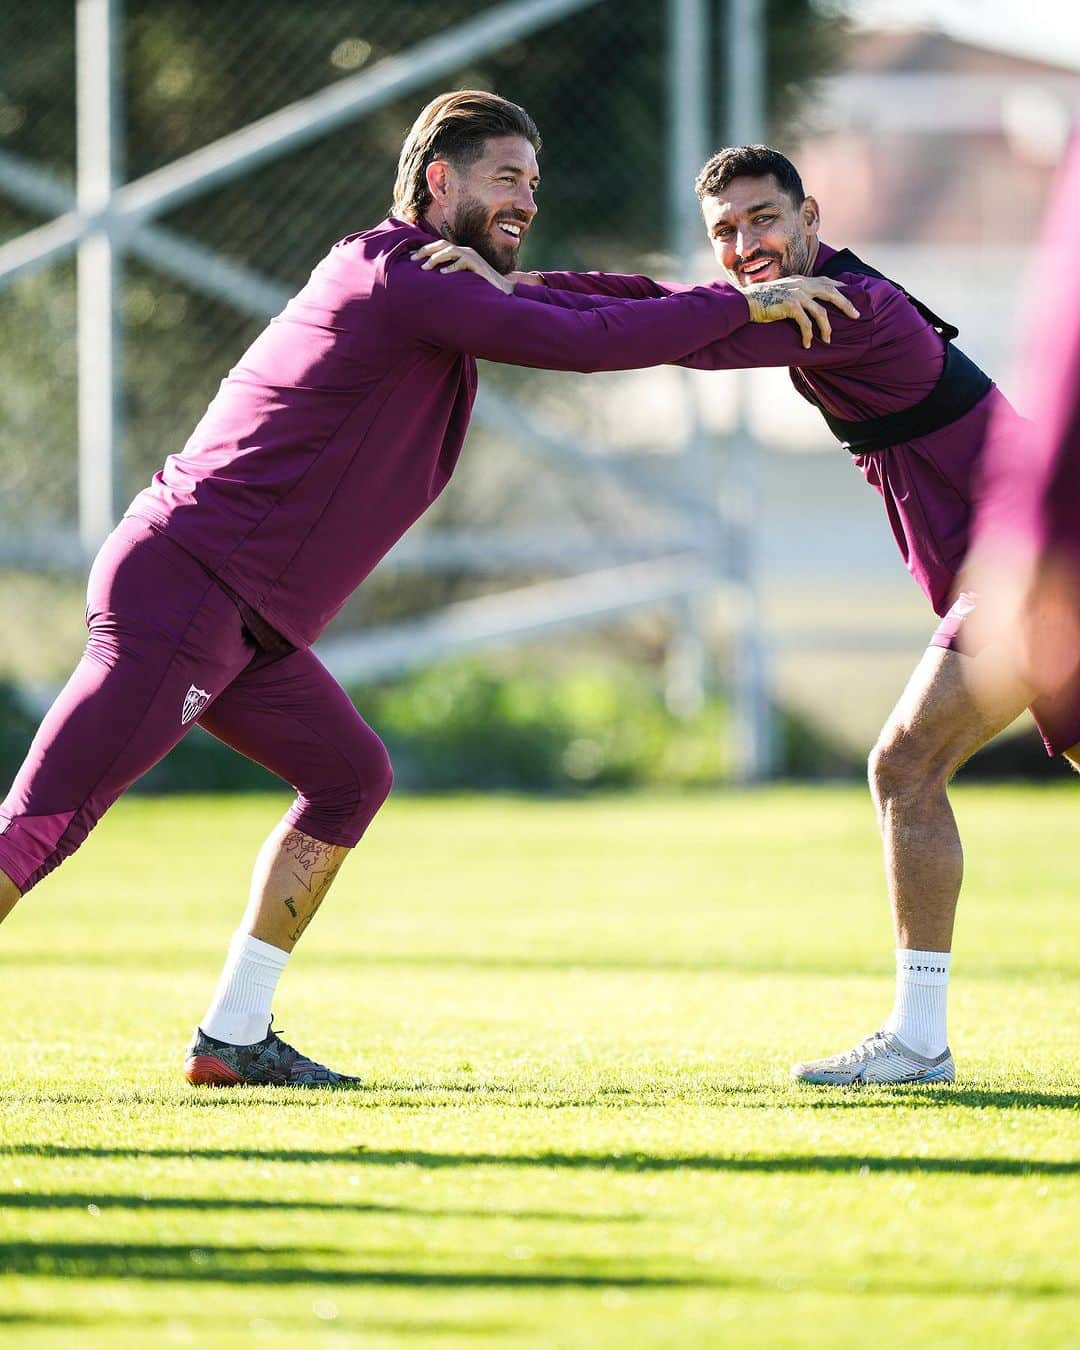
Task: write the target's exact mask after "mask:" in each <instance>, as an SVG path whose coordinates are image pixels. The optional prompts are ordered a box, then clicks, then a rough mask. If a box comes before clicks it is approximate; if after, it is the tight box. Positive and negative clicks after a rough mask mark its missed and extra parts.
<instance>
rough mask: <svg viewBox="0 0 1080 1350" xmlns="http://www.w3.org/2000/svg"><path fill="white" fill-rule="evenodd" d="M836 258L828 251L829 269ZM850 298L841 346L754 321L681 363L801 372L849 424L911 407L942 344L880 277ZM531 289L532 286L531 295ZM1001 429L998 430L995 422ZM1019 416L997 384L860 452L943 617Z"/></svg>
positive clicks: (567, 300) (837, 335) (611, 289)
mask: <svg viewBox="0 0 1080 1350" xmlns="http://www.w3.org/2000/svg"><path fill="white" fill-rule="evenodd" d="M835 252H836V250H835V249H833V248H830V247H829V246H828V245H827V244H821V245H820V246H819V248H818V255H817V258H816V260H815V270H816V271H817V270H820V268H821V267H822V266H823V265H824V263H825V262H826V260H827V259H828V258H830V257H832V255H833V254H834V253H835ZM542 275H543V277H544V279H545V281H546V282H547V286H548V288H551V289H545V288H542V287H539V286H536V287H533V291H534V292H535V294H536V296H537V298H540V297H542V296H545V295H546V298H547V299H548V303H549V304H553V305H574V304H578V303H582V304H585V305H589V304H590V303H592V302H593V301H592V299H591V297H600V299H599V303H601V304H603V303H605V301H604V299H603V298H602V297H607V296H618V297H645V296H662V295H670V294H678V293H679V292H680V291H681V290H683V289H685V288H683V287H680V286H677V285H668V284H664V285H661V284H659V283H657V282H655V281H652V280H651V279H650V278H649V277H640V276H617V275H611V274H604V273H595V272H588V273H577V272H544V273H543V274H542ZM838 280H840V282H841V283H842V285H843V289H844V293H845V294H846V295H847V296H848V298H849V299H851V300H852V301H853V302H854V304H855V307H856V308H857V309H858V310H859V313H860V315H861V317H860V318H859V319H848V318H847V317H846V316H845V315H843V314H841V313H840V311H839V310H837V309H834V308H831V309H830V311H829V319H830V322H831V324H832V342H831V344H830V345H828V346H826V344H825V343H823V342H821V341H819V340H817V339H815V341H814V344H813V346H812V347H811V348H810V349H809V350H805V349H804V348H803V346H802V339H801V337H800V334H799V331H798V329H797V328H796V327H795V325H794V324H793V323H772V324H747V325H745V326H744V327H741V328H739V329H738V330H737V331H735V332H733V333H731V334H730V335H729V336H727V337H725V338H723V339H720V340H718V341H715V342H713V343H711V344H710V345H709V346H707V347H704V348H702V349H701V350H700V351H698V352H695V353H694V354H693V355H691V356H689V357H687V358H686V359H684V360H682V361H680V362H678V364H680V365H685V366H691V367H694V368H696V369H699V370H736V369H743V368H750V367H759V366H788V367H797V368H798V369H799V370H801V371H802V373H803V375H804V376H805V378H806V381H807V383H808V384H809V385H810V387H811V388H812V390H813V391H814V393H815V394H816V395H817V397H818V398H819V399H820V400H821V402H822V403H823V404H824V406H825V407H826V408H827V409H828V410H829V411H830V412H832V413H835V414H836V415H837V416H839V417H843V418H846V419H851V420H857V419H860V418H867V417H876V416H878V415H880V414H882V413H890V412H896V411H898V410H899V409H901V408H909V407H911V406H912V405H913V404H915V403H917V402H918V401H919V400H920V399H922V398H924V397H925V396H926V395H927V394H928V393H929V392H930V390H931V389H932V388H933V387H934V385H935V384H936V383H937V379H938V376H939V375H940V373H941V367H942V363H943V361H944V350H945V349H944V344H943V343H942V340H941V338H940V337H939V336H938V334H937V333H935V332H934V330H933V329H932V328H931V327H930V325H929V323H928V322H927V321H926V319H924V318H923V317H922V315H920V314H919V312H918V310H916V309H915V307H914V306H913V305H912V304H911V303H910V301H909V300H908V299H907V297H906V296H905V295H904V293H903V292H902V291H901V290H899V289H898V288H897V287H896V286H894V285H892V284H891V283H890V282H888V281H881V280H878V279H877V278H876V277H867V276H861V275H856V274H854V273H842V274H841V276H840V278H838ZM522 290H524V288H522ZM991 421H993V426H992V428H991V427H990V423H991ZM1022 425H1023V424H1022V422H1021V419H1020V418H1019V417H1018V416H1017V414H1016V413H1015V412H1014V411H1013V410H1012V408H1011V407H1010V406H1009V404H1008V402H1007V401H1006V400H1005V398H1004V397H1003V395H1002V394H1001V392H1000V391H999V390H998V389H997V387H996V386H994V387H992V388H991V390H990V391H989V393H988V394H987V395H986V397H985V398H983V399H981V400H980V401H979V402H978V403H977V404H976V405H975V407H974V408H972V409H971V411H970V412H969V413H967V414H966V415H965V416H964V417H962V418H960V420H959V421H957V422H954V423H953V424H952V425H951V426H948V427H944V428H942V430H940V431H935V432H933V433H932V434H931V435H929V436H922V437H920V438H919V439H917V440H913V441H909V442H906V443H904V444H901V445H895V446H891V447H890V448H889V449H887V450H878V451H874V452H872V453H870V454H865V455H855V456H853V459H854V461H855V463H856V465H857V466H858V467H859V469H860V470H861V471H862V473H863V475H864V477H865V478H866V480H867V482H868V483H870V484H871V486H872V487H874V488H876V489H877V491H878V492H879V493H880V494H881V497H882V499H883V500H884V503H885V510H886V512H887V514H888V518H889V524H890V526H891V528H892V532H893V537H894V538H895V539H896V542H897V545H898V546H899V549H900V552H901V555H902V556H903V559H904V562H905V564H906V566H907V568H908V571H909V572H910V573H911V574H912V576H913V577H914V578H915V580H916V581H917V582H918V583H919V585H920V586H921V587H922V589H923V591H924V592H925V594H926V596H927V597H928V599H929V600H930V603H931V604H932V605H933V607H934V609H935V611H936V612H937V613H938V614H944V613H945V612H946V611H947V609H948V608H949V605H950V604H951V592H952V589H953V583H954V581H955V579H956V575H957V573H958V571H959V569H960V566H961V563H962V562H963V559H964V554H965V553H966V552H967V548H968V540H969V535H970V532H971V514H972V503H973V501H974V497H975V489H976V488H977V486H978V484H977V468H978V461H979V456H980V453H981V451H982V449H983V445H984V443H989V442H998V441H1001V440H1004V441H1005V442H1006V443H1007V444H1013V443H1015V442H1016V440H1017V439H1018V437H1019V432H1020V428H1021V427H1022Z"/></svg>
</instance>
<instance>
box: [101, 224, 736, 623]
mask: <svg viewBox="0 0 1080 1350" xmlns="http://www.w3.org/2000/svg"><path fill="white" fill-rule="evenodd" d="M437 237H438V236H437V235H436V234H435V232H434V231H433V230H432V229H431V228H430V226H429V225H428V224H427V222H425V221H421V222H420V223H419V224H411V223H409V222H407V221H403V220H397V219H395V218H393V217H391V218H389V219H387V220H384V221H383V222H382V223H381V224H379V225H377V226H375V228H374V229H371V230H366V231H364V232H363V233H362V234H356V235H351V236H350V237H349V238H347V239H343V240H342V241H341V242H340V243H338V244H336V245H335V246H334V247H333V248H332V249H331V250H330V252H329V254H328V255H327V256H326V257H325V258H324V259H323V260H322V262H320V263H319V264H318V266H317V267H316V268H315V270H314V272H312V274H311V277H310V279H309V281H308V283H307V285H306V286H305V287H304V288H303V290H302V291H300V293H299V294H298V295H297V296H296V297H295V298H294V299H292V300H290V301H289V303H288V305H287V306H286V307H285V309H284V311H283V312H282V313H281V314H280V315H278V317H277V318H276V319H274V320H272V321H271V323H270V325H269V326H268V327H267V328H266V329H265V330H264V332H263V333H262V334H261V335H260V336H259V337H258V338H256V340H255V341H254V342H253V343H252V345H251V346H250V347H249V348H248V350H247V351H246V352H245V353H244V355H243V356H242V357H241V359H240V361H239V363H238V364H237V366H236V367H235V368H234V369H233V370H232V371H230V372H229V375H228V376H227V378H226V379H225V380H224V381H223V382H222V384H221V388H220V390H219V391H218V394H217V396H216V397H215V398H214V400H213V402H212V403H211V404H210V406H209V408H208V409H207V411H206V413H205V415H204V416H203V418H202V420H201V421H200V422H199V425H198V426H197V427H196V428H195V430H194V432H193V433H192V435H191V438H190V439H189V441H188V443H187V444H186V445H185V446H184V448H183V450H182V451H181V452H180V453H179V454H176V455H170V456H169V458H168V459H167V460H166V462H165V465H164V467H163V468H162V470H161V471H160V472H159V473H157V474H155V476H154V479H153V482H152V483H151V485H150V486H149V487H148V488H147V489H146V490H145V491H144V492H141V493H140V494H139V495H138V496H137V497H136V498H135V500H134V501H133V502H132V504H131V506H130V507H129V508H128V514H129V515H136V516H141V517H143V518H145V519H147V520H149V521H151V522H152V523H153V524H154V525H156V526H157V527H158V528H159V529H160V530H162V531H163V532H164V533H165V534H167V535H168V537H169V538H171V539H173V540H174V541H175V542H176V543H177V544H179V545H180V546H181V547H182V548H184V549H186V550H187V551H188V552H189V553H191V554H192V555H193V556H194V557H196V558H197V559H199V561H200V562H202V563H203V565H204V566H205V567H207V568H208V569H209V570H210V571H211V572H213V573H214V574H215V575H216V576H218V577H219V578H220V579H221V580H222V581H223V582H224V583H225V584H226V585H227V586H228V587H229V588H231V589H232V590H233V591H234V592H235V593H236V594H237V595H238V596H239V597H240V598H241V599H242V600H244V601H246V602H247V603H248V604H250V605H251V606H252V607H253V608H254V609H255V610H256V611H257V612H258V613H259V614H261V615H262V616H263V618H265V619H266V620H267V622H269V623H270V624H271V625H272V626H273V627H274V628H275V629H276V630H277V631H278V632H280V633H282V634H283V635H284V636H285V637H286V638H287V639H288V640H289V641H290V642H293V643H295V644H297V645H298V646H307V645H308V644H309V643H311V642H313V641H314V640H315V639H316V638H317V637H318V636H319V634H320V633H321V632H322V630H323V629H324V628H325V627H326V625H327V624H328V623H329V622H330V620H331V619H332V618H333V617H334V615H335V614H336V613H337V611H338V610H339V609H340V608H341V606H342V605H343V604H344V602H345V600H346V599H347V598H348V596H349V595H350V594H351V593H352V591H353V590H354V589H355V588H356V587H357V586H358V585H359V584H360V582H361V581H363V579H364V578H365V577H366V576H367V575H368V573H369V572H370V571H371V569H372V568H373V567H374V566H375V564H376V563H377V562H378V561H379V560H380V558H382V557H383V555H384V554H385V553H386V552H387V550H388V549H390V548H391V546H392V545H393V544H394V543H396V542H397V540H398V539H399V538H400V537H401V535H402V534H404V532H405V531H406V530H407V529H408V527H409V526H410V525H411V524H412V522H413V521H414V520H416V519H417V517H418V516H420V515H421V514H422V513H423V512H424V511H425V510H426V509H427V508H428V507H429V506H430V505H431V503H432V502H433V501H434V500H435V498H436V497H437V496H438V495H439V493H440V492H441V491H442V489H443V488H444V487H445V486H446V484H447V482H448V480H449V478H450V475H451V474H452V473H453V471H454V466H455V464H456V463H457V458H458V454H459V453H460V450H461V444H462V441H463V439H464V437H465V432H466V430H467V428H468V425H469V415H470V412H471V409H472V403H473V398H474V396H475V393H476V361H475V359H474V358H476V357H482V358H485V359H487V360H491V361H503V362H507V363H509V364H511V365H519V366H534V367H539V368H543V369H547V370H577V371H591V370H629V369H635V368H637V367H641V366H652V365H659V364H662V363H664V362H669V361H677V360H678V359H679V358H680V357H683V356H685V355H686V354H687V353H688V352H693V351H696V350H697V349H698V348H701V347H704V346H706V345H707V344H708V343H709V342H711V341H713V340H714V339H716V338H723V337H726V336H729V335H731V334H732V333H734V332H735V331H736V330H737V329H739V328H740V327H742V326H743V325H746V324H748V322H749V311H748V308H747V304H746V301H745V299H744V298H743V297H742V296H741V295H740V294H739V292H738V291H735V290H733V289H732V288H731V287H728V286H724V285H720V284H716V285H712V286H702V287H697V288H694V289H686V288H682V289H681V291H680V293H679V294H678V295H672V296H668V297H665V298H662V299H649V300H645V301H622V302H610V301H609V302H607V303H604V304H602V305H597V306H595V307H590V306H584V307H578V306H574V307H563V306H559V305H556V304H550V303H547V304H536V303H535V301H534V298H533V297H530V296H529V292H530V291H539V290H540V288H539V287H521V288H519V293H517V294H514V295H505V294H503V293H502V292H501V291H499V290H497V289H496V288H495V287H493V286H491V285H489V284H488V283H487V282H486V281H484V280H482V279H481V278H480V277H478V276H475V275H474V274H473V273H470V272H456V273H451V274H449V275H444V274H441V273H440V272H438V271H437V270H432V271H424V270H423V269H422V268H421V267H420V266H419V264H418V263H414V262H412V261H411V259H410V257H409V255H410V253H411V252H413V251H414V250H415V249H416V248H419V247H420V246H421V245H423V244H427V243H430V242H431V240H432V239H434V238H437ZM545 298H550V297H545Z"/></svg>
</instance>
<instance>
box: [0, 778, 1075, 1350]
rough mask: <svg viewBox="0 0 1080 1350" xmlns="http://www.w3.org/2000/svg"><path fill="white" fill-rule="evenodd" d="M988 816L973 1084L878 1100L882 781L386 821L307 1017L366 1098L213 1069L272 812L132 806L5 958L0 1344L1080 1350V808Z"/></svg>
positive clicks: (975, 901) (342, 893) (963, 979)
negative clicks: (866, 786)
mask: <svg viewBox="0 0 1080 1350" xmlns="http://www.w3.org/2000/svg"><path fill="white" fill-rule="evenodd" d="M957 796H958V814H959V816H960V819H961V824H962V826H963V828H964V831H965V834H966V838H967V842H968V854H969V875H968V882H967V894H966V898H965V903H964V905H963V907H962V910H961V921H960V933H959V942H958V947H957V955H956V958H955V966H954V982H953V989H952V992H951V1025H952V1042H953V1049H954V1052H955V1053H956V1057H957V1061H958V1066H959V1073H960V1081H959V1082H958V1084H957V1086H956V1087H955V1088H953V1089H937V1090H934V1089H923V1090H921V1091H917V1092H908V1093H905V1092H904V1091H903V1090H898V1089H892V1090H889V1089H865V1090H863V1091H861V1092H855V1093H846V1094H845V1093H830V1092H828V1091H827V1090H816V1089H802V1090H798V1089H796V1088H795V1087H793V1086H790V1085H789V1084H788V1083H787V1082H786V1081H785V1075H786V1068H787V1065H788V1064H789V1063H790V1061H791V1060H792V1059H794V1058H797V1057H800V1056H804V1055H808V1054H812V1053H825V1052H828V1051H831V1050H835V1049H840V1048H842V1047H843V1046H844V1045H845V1044H847V1043H850V1042H851V1041H852V1040H853V1039H854V1037H855V1036H856V1035H857V1034H861V1033H863V1032H865V1031H869V1030H872V1029H873V1027H874V1025H875V1023H876V1022H877V1021H879V1020H880V1018H881V1017H882V1015H883V1013H884V1011H885V1010H886V1008H887V1006H888V1002H889V1000H890V997H891V964H892V959H891V941H890V937H889V932H888V927H887V920H886V914H885V905H884V901H883V898H882V885H881V881H880V876H879V865H878V859H877V849H876V844H875V841H874V833H873V822H872V817H871V812H870V807H869V804H868V802H867V801H866V799H865V797H864V795H863V794H862V793H861V792H859V791H858V790H857V789H837V790H832V789H817V790H809V791H807V790H788V789H783V790H776V791H771V790H770V791H767V792H759V793H752V794H730V795H728V794H723V795H722V794H714V795H709V796H700V797H693V798H689V799H685V800H675V799H672V798H649V797H638V798H633V799H604V800H591V801H586V802H562V801H553V802H532V801H517V800H492V801H480V800H475V799H470V800H464V799H455V800H442V801H418V800H412V801H410V800H398V801H393V800H392V801H391V803H390V804H389V805H388V806H387V808H386V810H385V811H384V813H383V814H382V816H381V817H380V818H379V820H377V821H376V823H375V825H374V826H373V828H372V830H371V832H370V835H369V837H368V839H367V840H366V841H365V843H364V845H363V846H362V848H361V849H360V850H359V851H358V853H357V855H356V857H355V858H354V859H353V860H352V861H351V862H350V863H349V865H348V866H347V867H346V869H345V871H344V872H343V873H342V875H341V877H340V879H339V881H338V884H337V887H336V890H335V892H333V893H332V894H331V897H330V899H329V900H328V901H327V903H326V905H325V906H324V909H323V913H322V914H321V915H320V917H319V920H318V921H317V922H316V923H315V924H314V925H313V927H312V929H311V930H310V932H309V934H308V935H307V937H306V938H305V940H304V942H303V943H302V944H301V947H300V948H299V949H298V952H297V955H296V957H295V958H294V960H293V962H292V963H291V966H290V968H289V970H288V971H287V973H286V976H285V979H284V981H283V985H282V988H281V991H280V994H279V999H278V1006H277V1013H278V1020H279V1022H280V1023H281V1025H282V1026H283V1027H284V1028H285V1030H286V1034H287V1036H289V1037H290V1038H294V1039H295V1040H296V1041H297V1042H298V1043H299V1044H300V1046H301V1047H302V1048H304V1049H309V1050H311V1051H313V1052H315V1053H316V1054H317V1055H318V1056H320V1057H325V1058H326V1059H327V1060H328V1061H329V1062H330V1063H331V1064H333V1065H339V1066H341V1067H343V1068H350V1069H352V1068H358V1069H359V1070H361V1071H362V1072H363V1073H364V1074H365V1076H366V1077H367V1079H368V1081H369V1082H370V1088H369V1089H368V1090H365V1091H362V1092H360V1093H349V1094H332V1095H319V1094H311V1095H299V1094H297V1095H282V1094H281V1093H279V1092H275V1091H274V1090H271V1089H257V1090H249V1091H244V1092H240V1093H236V1092H230V1091H218V1092H207V1091H202V1092H197V1091H195V1090H194V1089H189V1088H188V1087H187V1086H186V1084H185V1083H184V1082H183V1081H182V1079H181V1078H180V1077H179V1073H178V1069H179V1060H180V1055H181V1052H182V1048H183V1045H184V1043H185V1041H186V1038H187V1036H188V1035H189V1033H190V1030H191V1025H192V1023H193V1021H194V1019H195V1018H196V1017H197V1016H198V1015H199V1014H200V1013H201V1011H202V1009H203V1007H204V1006H205V1003H206V1000H207V998H208V996H209V994H210V991H211V988H212V986H213V983H214V980H215V978H216V975H217V971H218V967H219V964H220V960H221V957H222V954H223V951H224V947H225V944H226V942H227V939H228V936H229V934H230V932H231V930H232V929H233V927H234V926H235V923H236V921H237V918H238V915H239V911H240V908H241V906H242V901H243V896H244V893H245V890H246V884H247V870H248V866H249V863H250V860H251V858H252V856H253V854H254V851H255V848H256V847H257V845H258V843H259V841H260V839H261V837H262V835H263V833H264V832H265V830H266V829H267V828H268V826H269V825H270V823H271V822H272V820H273V818H274V816H275V813H276V809H277V804H276V803H275V802H274V800H273V799H272V798H250V799H232V800H211V799H202V800H198V799H196V800H192V799H187V800H176V799H174V800H171V801H152V800H140V801H136V800H130V801H127V802H124V803H122V804H121V805H120V806H119V807H118V808H117V809H116V810H115V811H114V812H113V813H112V814H111V815H110V816H109V817H108V818H107V819H106V821H105V822H104V823H103V824H102V826H101V827H100V828H99V831H98V833H97V835H96V836H95V838H94V839H93V840H92V841H91V843H90V845H89V846H88V847H87V848H86V849H84V850H83V852H82V853H80V854H79V855H78V856H77V857H76V858H74V859H73V860H72V861H71V862H70V863H69V864H67V865H66V866H65V867H64V868H63V869H62V870H61V872H59V873H58V874H56V876H54V877H53V878H50V880H49V881H48V882H46V883H45V884H44V885H43V886H42V887H41V888H40V889H39V890H38V891H37V892H35V893H34V894H33V895H32V896H31V897H30V898H29V899H28V900H27V901H25V902H24V904H23V905H21V906H20V907H19V908H18V909H17V910H16V912H15V914H14V915H13V916H12V918H11V919H10V920H9V921H8V923H7V924H6V925H5V927H4V931H3V934H2V942H0V953H2V955H0V963H2V968H3V989H4V993H5V1011H6V1025H7V1051H6V1053H5V1056H4V1060H3V1065H2V1068H0V1090H2V1102H3V1115H2V1127H0V1142H2V1144H3V1145H4V1147H3V1149H2V1150H0V1207H2V1208H0V1224H2V1231H0V1338H3V1339H4V1340H5V1343H17V1344H18V1345H19V1346H20V1347H21V1346H28V1347H29V1346H39V1345H47V1344H65V1345H68V1344H72V1343H77V1344H79V1345H81V1346H108V1347H110V1348H111V1347H114V1346H154V1347H156V1346H160V1345H173V1344H177V1345H183V1344H187V1345H193V1346H198V1347H200V1348H201V1347H204V1346H216V1345H248V1344H263V1343H266V1344H271V1345H273V1344H278V1345H285V1344H295V1345H304V1346H342V1345H352V1344H355V1345H364V1346H369V1345H370V1346H379V1345H394V1346H398V1345H406V1346H409V1345H417V1346H420V1345H436V1346H440V1347H443V1346H445V1347H463V1346H476V1345H492V1346H494V1345H498V1346H503V1345H509V1346H518V1345H529V1346H536V1347H540V1346H544V1347H550V1346H560V1347H562V1346H567V1347H578V1346H580V1347H592V1346H606V1345H632V1346H654V1345H655V1346H671V1347H697V1346H711V1345H719V1346H729V1345H747V1346H808V1345H813V1346H824V1345H827V1346H830V1347H831V1346H866V1345H890V1346H892V1345H897V1346H902V1345H910V1346H920V1347H921V1346H927V1345H933V1346H935V1347H937V1346H958V1347H959V1346H963V1347H969V1346H973V1345H978V1346H980V1350H983V1348H984V1347H991V1346H1010V1347H1012V1346H1017V1345H1030V1346H1038V1347H1047V1346H1065V1345H1066V1344H1073V1345H1075V1344H1076V1328H1077V1326H1080V1309H1078V1307H1077V1303H1076V1301H1075V1287H1076V1286H1075V1281H1076V1275H1077V1266H1078V1264H1080V1260H1078V1256H1080V1253H1078V1247H1077V1213H1078V1200H1080V1186H1078V1184H1077V1170H1078V1168H1077V1139H1078V1135H1080V1129H1078V1113H1077V1105H1078V1103H1080V1075H1078V1072H1077V1068H1076V1064H1077V1049H1078V1033H1077V1019H1076V1010H1077V1004H1078V998H1077V994H1078V979H1077V976H1078V966H1080V961H1078V957H1077V951H1076V941H1075V939H1076V933H1077V927H1078V925H1077V918H1076V915H1077V909H1076V905H1077V890H1078V864H1077V856H1076V849H1075V844H1074V841H1075V838H1076V836H1075V834H1074V833H1073V831H1074V829H1075V828H1076V826H1075V822H1076V819H1077V811H1078V809H1080V798H1078V797H1077V795H1076V792H1075V790H1073V791H1069V785H1066V786H1065V787H1063V788H1061V789H1058V788H1054V789H1047V790H1031V789H1028V790H1024V789H1001V790H992V791H987V790H972V789H966V790H961V791H960V792H959V793H958V794H957ZM76 1337H77V1338H78V1340H77V1341H74V1340H73V1338H76Z"/></svg>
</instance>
